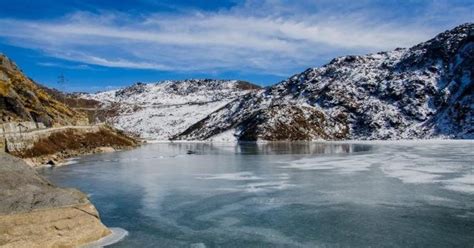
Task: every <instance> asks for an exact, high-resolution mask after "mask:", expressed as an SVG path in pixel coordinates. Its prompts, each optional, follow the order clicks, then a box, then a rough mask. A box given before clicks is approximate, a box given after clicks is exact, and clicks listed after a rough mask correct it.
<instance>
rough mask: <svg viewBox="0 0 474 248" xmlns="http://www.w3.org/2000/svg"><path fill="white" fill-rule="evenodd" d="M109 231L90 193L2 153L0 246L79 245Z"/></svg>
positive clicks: (100, 236)
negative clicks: (57, 183) (46, 176)
mask: <svg viewBox="0 0 474 248" xmlns="http://www.w3.org/2000/svg"><path fill="white" fill-rule="evenodd" d="M108 234H110V231H109V230H108V229H107V228H106V227H105V226H104V225H103V224H102V222H101V221H100V218H99V214H98V212H97V210H96V209H95V207H94V206H93V205H92V204H91V203H90V201H89V200H88V198H87V196H86V195H85V194H84V193H82V192H80V191H78V190H75V189H63V188H58V187H56V186H55V185H53V184H51V183H50V182H48V181H47V180H45V179H43V178H42V177H41V176H39V175H38V174H37V172H36V171H35V170H34V169H32V168H31V167H29V166H28V165H27V164H26V163H25V162H23V161H22V160H21V159H18V158H15V157H13V156H10V155H7V154H3V153H2V154H0V246H1V247H77V246H81V245H84V244H86V243H89V242H91V241H95V240H98V239H100V238H102V237H104V236H107V235H108Z"/></svg>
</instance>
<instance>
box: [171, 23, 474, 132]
mask: <svg viewBox="0 0 474 248" xmlns="http://www.w3.org/2000/svg"><path fill="white" fill-rule="evenodd" d="M228 131H232V132H233V136H234V137H236V138H237V139H238V140H308V139H325V140H338V139H420V138H421V139H423V138H455V139H472V138H474V24H472V23H468V24H464V25H461V26H459V27H456V28H454V29H452V30H449V31H446V32H444V33H441V34H439V35H438V36H436V37H435V38H433V39H431V40H429V41H427V42H424V43H421V44H419V45H417V46H414V47H412V48H409V49H401V48H400V49H396V50H394V51H390V52H380V53H376V54H369V55H364V56H344V57H340V58H336V59H334V60H332V61H331V62H330V63H329V64H327V65H324V66H323V67H320V68H310V69H308V70H306V71H304V72H303V73H300V74H297V75H294V76H292V77H290V78H289V79H287V80H285V81H283V82H280V83H279V84H276V85H274V86H272V87H269V88H266V89H263V90H261V91H259V92H253V93H250V94H248V95H245V96H242V97H239V98H238V99H236V100H234V101H232V102H230V103H228V104H227V105H225V106H223V107H222V108H220V109H218V110H217V111H215V112H213V113H211V114H210V115H208V116H207V117H205V118H203V119H202V120H200V121H198V122H197V123H195V124H194V125H192V126H190V127H189V128H188V129H186V130H185V131H183V132H182V133H181V134H178V135H176V136H174V137H173V138H172V139H178V140H180V139H181V140H206V139H211V138H212V137H214V136H215V135H219V134H221V133H223V132H228Z"/></svg>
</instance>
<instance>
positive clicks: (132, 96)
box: [80, 79, 259, 140]
mask: <svg viewBox="0 0 474 248" xmlns="http://www.w3.org/2000/svg"><path fill="white" fill-rule="evenodd" d="M257 89H259V87H258V86H256V85H253V84H250V83H247V82H244V81H236V80H233V81H226V80H210V79H202V80H184V81H163V82H158V83H152V84H143V83H137V84H135V85H133V86H130V87H127V88H124V89H119V90H112V91H105V92H100V93H96V94H83V95H80V97H82V98H87V99H92V100H96V101H99V102H101V106H100V108H101V110H99V111H98V112H99V115H101V117H102V118H105V119H106V121H107V122H109V123H111V124H112V125H114V126H115V127H116V128H119V129H123V130H126V131H128V132H131V133H134V134H136V135H139V136H140V137H142V138H145V139H154V140H168V139H170V138H171V137H173V136H175V135H177V134H179V133H181V132H183V131H184V130H186V129H187V128H189V127H190V126H191V125H192V124H194V123H196V122H198V121H199V120H201V119H203V118H205V117H206V116H207V115H209V114H210V113H212V112H214V111H216V110H218V109H219V108H221V107H223V106H225V105H226V104H228V103H229V102H231V101H233V100H235V99H237V98H238V97H240V96H242V95H244V94H247V93H249V92H252V91H255V90H257Z"/></svg>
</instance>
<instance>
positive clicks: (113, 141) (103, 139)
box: [14, 129, 137, 158]
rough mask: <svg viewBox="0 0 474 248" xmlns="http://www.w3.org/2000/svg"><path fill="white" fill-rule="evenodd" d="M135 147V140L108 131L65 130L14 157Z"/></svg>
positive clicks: (41, 140)
mask: <svg viewBox="0 0 474 248" xmlns="http://www.w3.org/2000/svg"><path fill="white" fill-rule="evenodd" d="M136 145H137V142H136V141H135V140H133V139H131V138H129V137H127V136H125V135H123V134H120V133H116V132H113V131H111V130H108V129H100V131H99V132H95V133H82V132H77V131H74V130H67V131H64V132H58V133H54V134H51V135H50V136H49V137H48V138H44V139H40V140H39V141H38V142H36V143H35V144H34V146H33V147H32V148H31V149H28V150H25V151H23V152H20V153H18V154H14V155H16V156H18V157H21V158H33V157H39V156H43V155H52V154H55V153H58V152H64V151H68V150H76V151H81V150H83V151H89V150H93V149H95V148H98V147H104V146H109V147H114V148H125V147H133V146H136Z"/></svg>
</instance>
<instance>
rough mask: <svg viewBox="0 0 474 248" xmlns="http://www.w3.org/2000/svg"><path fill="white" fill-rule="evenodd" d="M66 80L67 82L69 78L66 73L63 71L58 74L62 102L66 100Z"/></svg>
mask: <svg viewBox="0 0 474 248" xmlns="http://www.w3.org/2000/svg"><path fill="white" fill-rule="evenodd" d="M66 82H67V79H66V77H65V76H64V73H62V72H61V74H59V76H58V81H57V83H58V88H59V91H60V93H59V96H60V98H61V100H62V102H65V99H64V95H65V94H66Z"/></svg>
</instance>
